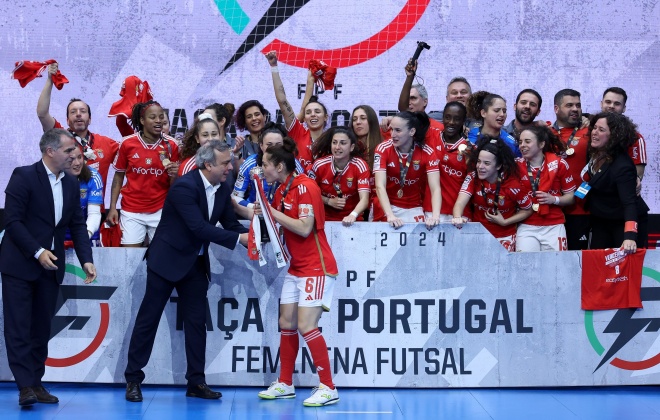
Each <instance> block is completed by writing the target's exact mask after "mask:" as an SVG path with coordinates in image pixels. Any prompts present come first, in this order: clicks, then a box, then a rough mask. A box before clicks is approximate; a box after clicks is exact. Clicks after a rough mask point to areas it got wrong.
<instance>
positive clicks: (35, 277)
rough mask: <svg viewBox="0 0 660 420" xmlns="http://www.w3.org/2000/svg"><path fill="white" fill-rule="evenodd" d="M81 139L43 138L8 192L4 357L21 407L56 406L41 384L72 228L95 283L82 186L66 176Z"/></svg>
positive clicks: (0, 259)
mask: <svg viewBox="0 0 660 420" xmlns="http://www.w3.org/2000/svg"><path fill="white" fill-rule="evenodd" d="M76 147H77V145H76V141H75V140H74V138H73V136H72V135H71V134H70V133H69V132H68V131H66V130H62V129H52V130H48V131H46V132H45V133H44V135H43V136H42V137H41V140H40V142H39V148H40V149H41V153H42V159H41V160H40V161H39V162H37V163H35V164H33V165H30V166H22V167H19V168H16V169H15V170H14V173H13V174H12V175H11V178H10V179H9V184H8V185H7V189H6V190H5V193H6V199H5V221H6V233H5V236H4V239H3V241H2V245H1V247H0V272H1V273H2V303H3V314H4V325H5V345H6V347H7V359H8V360H9V368H10V369H11V371H12V373H13V375H14V379H15V380H16V385H17V386H18V388H19V389H20V394H19V404H20V405H22V406H25V405H32V404H34V403H36V402H40V403H57V402H58V399H57V397H55V396H53V395H51V394H50V393H49V392H48V391H47V390H46V389H45V388H44V387H43V386H42V384H41V378H42V377H43V375H44V372H45V371H46V365H45V363H46V358H47V357H48V340H49V338H50V324H51V320H52V319H53V316H54V315H55V304H56V301H57V295H58V291H59V286H60V284H61V283H62V280H63V278H64V268H65V258H64V233H65V232H66V229H67V228H69V230H70V231H71V237H72V239H73V241H74V245H75V250H76V255H78V260H79V261H80V264H81V265H82V268H83V270H84V271H85V273H86V275H87V278H86V279H85V283H90V282H92V281H93V280H94V279H95V278H96V268H95V267H94V264H93V261H92V248H91V246H90V242H89V237H88V236H87V227H86V225H85V220H84V219H83V215H82V210H81V207H80V185H79V183H78V180H77V179H76V178H75V177H73V176H65V174H64V170H65V169H68V168H69V167H70V166H71V162H72V161H73V157H74V154H73V152H74V150H75V149H76Z"/></svg>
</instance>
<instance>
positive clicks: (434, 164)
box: [429, 159, 440, 166]
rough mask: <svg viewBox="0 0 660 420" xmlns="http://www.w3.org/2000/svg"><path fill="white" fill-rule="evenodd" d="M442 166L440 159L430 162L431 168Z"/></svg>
mask: <svg viewBox="0 0 660 420" xmlns="http://www.w3.org/2000/svg"><path fill="white" fill-rule="evenodd" d="M439 164H440V159H435V160H432V161H430V162H429V166H438V165H439Z"/></svg>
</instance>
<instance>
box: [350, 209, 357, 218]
mask: <svg viewBox="0 0 660 420" xmlns="http://www.w3.org/2000/svg"><path fill="white" fill-rule="evenodd" d="M351 216H353V217H355V218H356V219H357V217H358V214H357V213H356V212H354V211H352V212H351Z"/></svg>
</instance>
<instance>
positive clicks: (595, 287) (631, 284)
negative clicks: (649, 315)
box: [582, 248, 646, 311]
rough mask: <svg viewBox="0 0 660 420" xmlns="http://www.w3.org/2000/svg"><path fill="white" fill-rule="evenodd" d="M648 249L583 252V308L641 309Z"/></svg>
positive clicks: (586, 309) (587, 309)
mask: <svg viewBox="0 0 660 420" xmlns="http://www.w3.org/2000/svg"><path fill="white" fill-rule="evenodd" d="M645 255H646V250H645V249H638V250H637V252H635V253H634V254H628V255H626V254H625V253H624V252H623V250H621V249H611V248H610V249H594V250H589V251H582V309H584V310H585V311H589V310H600V309H623V308H641V307H642V298H641V287H642V268H643V265H644V256H645Z"/></svg>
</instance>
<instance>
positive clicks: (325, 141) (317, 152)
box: [312, 127, 365, 159]
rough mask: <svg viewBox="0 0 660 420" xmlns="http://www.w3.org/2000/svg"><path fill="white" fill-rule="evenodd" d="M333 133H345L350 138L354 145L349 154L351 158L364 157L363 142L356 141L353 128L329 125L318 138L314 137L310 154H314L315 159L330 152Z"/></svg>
mask: <svg viewBox="0 0 660 420" xmlns="http://www.w3.org/2000/svg"><path fill="white" fill-rule="evenodd" d="M335 134H345V135H346V136H347V137H348V139H349V140H350V142H351V144H354V145H355V147H354V148H353V151H352V152H351V154H350V157H351V158H354V157H359V158H362V159H364V150H365V147H364V144H362V142H358V141H357V137H355V134H354V133H353V130H350V129H348V128H345V127H331V128H329V129H328V130H327V131H325V132H324V133H323V134H321V135H320V136H319V138H318V139H316V141H315V142H314V145H313V146H312V156H314V158H315V159H318V158H321V157H323V156H328V155H331V154H332V138H333V137H334V136H335Z"/></svg>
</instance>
